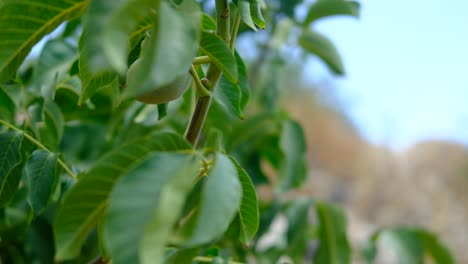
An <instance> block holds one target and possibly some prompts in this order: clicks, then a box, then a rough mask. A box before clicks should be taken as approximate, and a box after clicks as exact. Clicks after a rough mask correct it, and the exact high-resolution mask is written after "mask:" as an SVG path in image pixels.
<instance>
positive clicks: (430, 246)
mask: <svg viewBox="0 0 468 264" xmlns="http://www.w3.org/2000/svg"><path fill="white" fill-rule="evenodd" d="M415 232H416V235H417V236H418V237H419V239H420V240H421V242H422V244H423V246H424V251H425V252H426V253H427V254H428V255H429V256H431V257H432V259H433V260H434V263H436V264H453V263H455V260H454V258H453V256H452V254H451V253H450V250H449V249H448V248H447V247H446V246H445V245H444V244H443V243H442V242H441V241H440V240H439V239H438V238H437V236H436V235H435V234H433V233H431V232H428V231H426V230H422V229H417V230H416V231H415Z"/></svg>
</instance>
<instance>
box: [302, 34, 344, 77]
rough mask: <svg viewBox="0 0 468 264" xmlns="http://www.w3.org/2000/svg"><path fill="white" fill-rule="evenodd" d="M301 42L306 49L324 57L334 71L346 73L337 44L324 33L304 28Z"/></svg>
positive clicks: (321, 57) (324, 60) (323, 59)
mask: <svg viewBox="0 0 468 264" xmlns="http://www.w3.org/2000/svg"><path fill="white" fill-rule="evenodd" d="M299 44H300V45H301V46H302V48H304V50H306V51H308V52H310V53H312V54H315V55H317V56H318V57H319V58H320V59H322V61H323V62H325V63H326V65H327V66H328V67H329V68H330V70H332V71H333V73H335V74H338V75H343V74H344V73H345V72H344V66H343V62H342V61H341V57H340V54H339V53H338V50H337V49H336V47H335V45H333V43H332V42H331V41H330V40H329V39H328V38H326V37H325V36H323V35H322V34H319V33H317V32H313V31H310V30H304V31H303V32H302V34H301V36H300V37H299Z"/></svg>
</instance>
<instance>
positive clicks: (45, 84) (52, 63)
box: [33, 39, 78, 100]
mask: <svg viewBox="0 0 468 264" xmlns="http://www.w3.org/2000/svg"><path fill="white" fill-rule="evenodd" d="M77 58H78V51H77V49H76V47H74V46H72V45H71V44H69V43H67V42H66V41H64V40H63V39H51V40H49V41H48V42H47V43H46V44H45V45H44V48H43V49H42V52H41V54H40V55H39V58H38V61H37V65H36V67H35V70H34V79H33V81H34V84H35V85H36V87H37V89H38V90H40V91H41V94H42V96H43V97H44V98H45V99H47V100H53V99H54V96H55V86H56V85H57V83H59V82H60V81H61V80H63V79H64V78H65V77H67V76H68V71H69V70H70V68H71V66H72V64H73V62H74V61H75V60H76V59H77Z"/></svg>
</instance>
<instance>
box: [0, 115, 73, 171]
mask: <svg viewBox="0 0 468 264" xmlns="http://www.w3.org/2000/svg"><path fill="white" fill-rule="evenodd" d="M0 124H3V125H4V126H6V127H9V128H11V129H13V130H15V131H18V132H21V133H23V135H24V137H25V138H27V139H28V140H29V141H31V142H32V143H33V144H34V145H36V146H37V147H39V148H40V149H43V150H45V151H48V152H51V153H52V151H50V149H48V148H47V147H46V146H44V145H42V143H41V142H39V141H37V140H36V139H35V138H33V137H32V136H30V135H29V134H28V133H26V132H25V131H23V130H21V129H19V128H17V127H15V126H14V125H12V124H10V123H8V122H5V121H3V120H0ZM57 162H58V163H59V164H60V166H62V168H63V169H64V170H65V171H66V172H67V173H68V175H70V176H71V177H72V178H74V179H76V175H75V174H74V173H73V172H72V170H71V169H70V168H69V167H68V166H67V164H65V162H63V161H62V160H61V159H60V158H57Z"/></svg>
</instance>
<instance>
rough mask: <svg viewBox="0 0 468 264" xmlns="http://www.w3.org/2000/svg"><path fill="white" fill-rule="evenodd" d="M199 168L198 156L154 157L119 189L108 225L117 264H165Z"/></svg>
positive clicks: (107, 241) (109, 243) (106, 235)
mask: <svg viewBox="0 0 468 264" xmlns="http://www.w3.org/2000/svg"><path fill="white" fill-rule="evenodd" d="M199 167H200V161H199V159H198V158H196V156H194V155H188V154H177V153H156V154H154V155H151V156H149V157H148V158H147V159H146V160H145V161H143V162H141V163H140V164H139V165H138V166H137V167H135V168H134V169H132V170H131V171H130V172H128V174H127V175H126V176H125V177H124V178H122V180H120V181H119V182H118V183H117V184H116V186H115V188H114V190H113V191H112V194H111V198H110V205H109V209H108V212H107V214H106V218H105V222H104V239H105V244H106V246H107V247H108V249H109V253H110V255H111V257H112V262H113V263H115V264H119V263H122V264H124V263H148V264H150V263H161V261H162V259H163V257H164V247H165V244H166V240H167V238H168V236H169V234H170V233H171V230H172V227H173V225H174V223H175V222H176V220H177V218H178V216H179V214H180V213H181V210H182V208H183V206H184V202H185V197H186V196H187V194H188V192H189V191H190V189H191V187H192V185H193V183H194V181H195V179H196V177H197V176H198V174H199ZM129 212H131V213H129ZM128 226H132V228H127V227H128Z"/></svg>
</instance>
